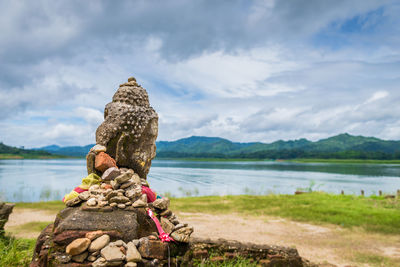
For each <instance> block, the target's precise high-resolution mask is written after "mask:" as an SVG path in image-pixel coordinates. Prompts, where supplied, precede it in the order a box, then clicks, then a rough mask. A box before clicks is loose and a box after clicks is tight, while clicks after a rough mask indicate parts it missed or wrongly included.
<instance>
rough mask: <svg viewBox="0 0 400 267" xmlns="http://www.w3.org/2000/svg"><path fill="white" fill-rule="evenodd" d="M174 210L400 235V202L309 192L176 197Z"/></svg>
mask: <svg viewBox="0 0 400 267" xmlns="http://www.w3.org/2000/svg"><path fill="white" fill-rule="evenodd" d="M171 210H178V211H182V212H202V213H224V214H230V213H238V214H242V215H252V216H260V215H262V216H279V217H283V218H288V219H291V220H295V221H301V222H311V223H316V224H323V223H328V224H335V225H339V226H342V227H346V228H351V227H361V228H362V229H364V230H366V231H369V232H377V233H384V234H400V201H396V200H393V199H384V198H383V197H359V196H353V195H333V194H326V193H317V192H314V193H310V194H302V195H267V196H249V195H241V196H224V197H219V196H207V197H190V198H174V199H172V200H171Z"/></svg>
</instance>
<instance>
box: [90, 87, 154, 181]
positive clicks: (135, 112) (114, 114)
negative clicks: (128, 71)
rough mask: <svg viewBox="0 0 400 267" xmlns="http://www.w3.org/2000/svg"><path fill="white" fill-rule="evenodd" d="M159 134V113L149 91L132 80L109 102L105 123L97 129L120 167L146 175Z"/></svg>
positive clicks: (104, 144) (100, 138) (101, 139)
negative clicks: (150, 99) (151, 103)
mask: <svg viewBox="0 0 400 267" xmlns="http://www.w3.org/2000/svg"><path fill="white" fill-rule="evenodd" d="M157 134H158V116H157V113H156V112H155V111H154V109H153V108H152V107H151V106H150V104H149V97H148V95H147V92H146V90H145V89H143V88H142V87H141V86H140V85H138V84H137V83H133V82H128V83H125V84H123V85H121V86H120V88H119V89H118V90H117V92H116V93H115V94H114V96H113V100H112V102H111V103H109V104H107V105H106V107H105V110H104V122H103V123H102V124H101V125H100V126H99V127H98V128H97V131H96V143H97V144H100V145H103V146H105V147H106V148H107V153H109V155H110V156H112V157H114V158H115V160H116V162H117V164H118V166H125V167H129V168H130V169H133V170H134V171H135V173H138V174H139V176H140V177H143V178H145V177H147V173H148V172H149V169H150V166H151V160H152V159H153V158H154V157H155V155H156V146H155V141H156V138H157ZM139 140H140V141H139Z"/></svg>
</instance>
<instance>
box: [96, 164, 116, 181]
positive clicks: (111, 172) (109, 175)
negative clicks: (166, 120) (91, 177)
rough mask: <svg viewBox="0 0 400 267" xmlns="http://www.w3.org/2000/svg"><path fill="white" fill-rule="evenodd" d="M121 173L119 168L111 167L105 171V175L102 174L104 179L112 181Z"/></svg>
mask: <svg viewBox="0 0 400 267" xmlns="http://www.w3.org/2000/svg"><path fill="white" fill-rule="evenodd" d="M120 175H121V171H120V170H119V169H118V168H116V167H111V168H108V169H107V170H105V171H104V173H103V175H102V176H101V179H102V180H104V181H111V180H114V179H115V178H116V177H118V176H120Z"/></svg>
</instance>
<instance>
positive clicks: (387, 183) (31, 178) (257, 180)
mask: <svg viewBox="0 0 400 267" xmlns="http://www.w3.org/2000/svg"><path fill="white" fill-rule="evenodd" d="M85 176H86V161H85V160H82V159H57V160H0V198H2V199H3V200H7V201H39V200H56V199H61V198H62V196H63V195H64V194H65V193H68V192H69V191H70V190H72V189H73V188H74V187H76V186H77V185H79V184H80V181H81V179H82V178H83V177H85ZM148 181H149V183H150V185H151V187H152V188H153V189H155V190H156V191H157V192H159V193H161V194H169V195H172V196H176V197H180V196H187V195H192V196H195V195H199V196H201V195H226V194H267V193H284V194H293V193H294V191H296V189H298V188H308V187H309V186H310V184H311V183H315V185H314V189H315V190H323V191H327V192H333V193H339V192H340V191H341V190H344V191H345V192H346V193H348V194H359V192H360V190H361V189H364V190H365V192H366V194H367V195H370V194H376V193H377V192H378V190H382V191H383V192H386V193H394V192H396V190H397V189H400V165H390V164H387V165H373V164H371V165H369V164H328V163H288V162H261V161H255V162H252V161H246V162H193V161H178V160H174V161H172V160H155V161H153V165H152V168H151V171H150V174H149V177H148Z"/></svg>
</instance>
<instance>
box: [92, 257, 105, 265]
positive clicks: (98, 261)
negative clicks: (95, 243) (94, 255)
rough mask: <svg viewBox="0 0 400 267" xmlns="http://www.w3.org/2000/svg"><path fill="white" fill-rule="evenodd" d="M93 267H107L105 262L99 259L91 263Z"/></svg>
mask: <svg viewBox="0 0 400 267" xmlns="http://www.w3.org/2000/svg"><path fill="white" fill-rule="evenodd" d="M92 266H93V267H107V261H106V260H105V259H104V258H102V257H100V258H98V259H97V260H95V261H94V262H93V263H92Z"/></svg>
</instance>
